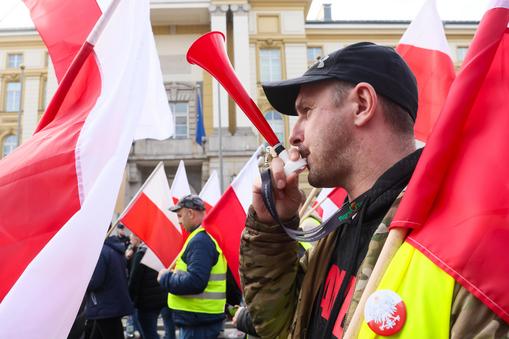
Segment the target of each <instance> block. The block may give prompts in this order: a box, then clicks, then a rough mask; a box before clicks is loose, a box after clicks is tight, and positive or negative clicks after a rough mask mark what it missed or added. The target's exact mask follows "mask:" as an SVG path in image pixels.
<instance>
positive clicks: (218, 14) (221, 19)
mask: <svg viewBox="0 0 509 339" xmlns="http://www.w3.org/2000/svg"><path fill="white" fill-rule="evenodd" d="M228 9H229V6H228V5H221V6H215V5H210V6H209V11H210V29H211V30H212V31H220V32H222V33H223V34H224V35H225V36H226V12H228ZM218 100H220V101H221V112H219V107H218ZM212 112H213V116H214V119H213V121H214V128H218V127H219V114H221V125H222V128H223V129H224V128H225V127H228V94H227V93H226V90H225V89H224V88H222V87H221V95H220V97H219V95H218V87H217V81H216V79H214V78H212Z"/></svg>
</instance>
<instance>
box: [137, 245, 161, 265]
mask: <svg viewBox="0 0 509 339" xmlns="http://www.w3.org/2000/svg"><path fill="white" fill-rule="evenodd" d="M140 262H141V263H142V264H143V265H145V266H147V267H150V268H151V269H153V270H156V271H160V270H162V269H163V268H164V265H163V263H162V262H161V260H159V258H158V257H157V256H156V255H155V253H154V252H153V251H152V250H151V249H150V248H148V247H147V251H146V252H145V254H144V255H143V258H141V261H140Z"/></svg>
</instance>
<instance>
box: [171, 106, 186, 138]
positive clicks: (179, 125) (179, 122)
mask: <svg viewBox="0 0 509 339" xmlns="http://www.w3.org/2000/svg"><path fill="white" fill-rule="evenodd" d="M170 108H171V111H172V112H173V115H174V116H175V136H174V138H175V139H183V138H188V137H189V132H188V131H189V126H188V121H189V105H188V103H187V102H170Z"/></svg>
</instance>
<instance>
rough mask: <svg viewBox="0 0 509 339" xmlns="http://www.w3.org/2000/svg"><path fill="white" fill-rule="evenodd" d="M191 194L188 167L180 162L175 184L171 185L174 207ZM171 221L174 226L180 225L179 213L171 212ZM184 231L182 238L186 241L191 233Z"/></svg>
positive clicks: (174, 180)
mask: <svg viewBox="0 0 509 339" xmlns="http://www.w3.org/2000/svg"><path fill="white" fill-rule="evenodd" d="M188 194H191V187H190V186H189V181H188V180H187V173H186V167H185V165H184V161H182V160H180V162H179V166H178V167H177V172H176V173H175V177H174V178H173V182H172V183H171V188H170V196H171V199H172V205H171V206H174V205H176V204H177V202H178V201H179V200H180V199H181V198H183V197H185V196H186V195H188ZM169 217H170V221H171V222H172V223H173V224H174V225H180V224H179V220H178V217H177V213H175V212H170V214H169ZM181 229H182V236H183V237H184V240H185V239H187V237H188V236H189V233H187V231H186V230H185V229H183V228H181Z"/></svg>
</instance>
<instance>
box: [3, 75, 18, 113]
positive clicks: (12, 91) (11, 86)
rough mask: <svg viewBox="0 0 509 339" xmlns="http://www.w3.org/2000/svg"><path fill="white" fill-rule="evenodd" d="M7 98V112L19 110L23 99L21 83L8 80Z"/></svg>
mask: <svg viewBox="0 0 509 339" xmlns="http://www.w3.org/2000/svg"><path fill="white" fill-rule="evenodd" d="M6 92H7V93H6V95H7V96H6V99H5V110H6V111H7V112H19V108H20V107H19V104H20V99H21V83H20V82H8V83H7V91H6Z"/></svg>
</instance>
